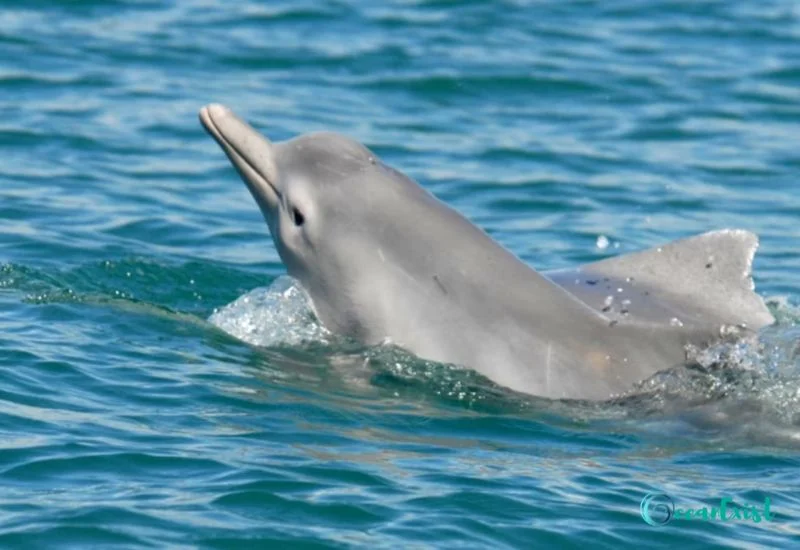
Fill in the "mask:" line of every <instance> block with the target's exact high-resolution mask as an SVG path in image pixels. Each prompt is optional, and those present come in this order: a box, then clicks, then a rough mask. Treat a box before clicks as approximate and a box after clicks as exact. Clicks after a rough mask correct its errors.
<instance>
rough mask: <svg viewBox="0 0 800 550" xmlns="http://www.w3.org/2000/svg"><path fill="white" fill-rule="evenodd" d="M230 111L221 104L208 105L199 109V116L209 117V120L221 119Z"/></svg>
mask: <svg viewBox="0 0 800 550" xmlns="http://www.w3.org/2000/svg"><path fill="white" fill-rule="evenodd" d="M230 112H231V110H230V109H228V108H227V107H226V106H225V105H222V104H221V103H209V104H208V105H205V106H204V107H201V108H200V115H201V116H202V115H206V116H210V117H211V118H217V117H221V116H224V115H227V114H230Z"/></svg>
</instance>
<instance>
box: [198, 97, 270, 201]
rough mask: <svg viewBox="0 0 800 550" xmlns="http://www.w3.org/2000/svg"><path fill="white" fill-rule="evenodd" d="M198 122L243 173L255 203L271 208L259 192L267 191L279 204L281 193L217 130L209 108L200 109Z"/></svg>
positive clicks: (217, 127)
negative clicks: (257, 184) (256, 184)
mask: <svg viewBox="0 0 800 550" xmlns="http://www.w3.org/2000/svg"><path fill="white" fill-rule="evenodd" d="M200 122H201V123H202V124H203V127H204V128H205V129H206V131H207V132H208V133H209V134H211V137H213V138H214V140H215V141H216V142H217V143H218V144H219V145H220V147H222V149H223V151H225V154H227V155H228V156H229V157H230V158H231V161H233V164H234V166H235V167H237V168H239V169H240V170H241V171H243V172H245V174H243V175H244V176H245V178H244V180H245V183H246V184H247V186H248V187H249V188H250V192H251V193H252V195H253V197H254V198H255V199H256V202H258V203H259V206H261V207H262V210H263V209H264V207H267V208H271V207H272V206H273V205H270V204H269V202H268V201H267V202H266V203H264V199H263V198H262V197H261V195H260V192H263V190H264V189H269V191H271V192H272V194H273V195H274V196H275V201H274V202H275V204H279V203H280V201H281V193H280V191H278V189H277V188H276V187H275V185H273V183H272V182H271V181H269V178H268V177H266V176H265V175H264V174H262V173H261V172H260V171H259V169H258V168H257V167H256V165H255V164H254V163H253V162H252V161H251V160H250V159H248V158H247V157H246V156H244V155H243V154H242V153H240V152H239V150H238V149H237V148H236V147H235V146H234V144H233V143H232V142H231V141H230V140H229V139H227V138H226V137H225V134H223V133H222V131H221V130H220V129H219V126H217V124H216V123H215V122H214V117H213V116H212V115H211V109H210V108H209V106H205V107H203V108H202V109H200ZM253 180H257V183H259V184H260V185H259V186H258V187H260V188H261V189H259V188H257V187H256V186H255V185H254V183H255V182H254V181H253Z"/></svg>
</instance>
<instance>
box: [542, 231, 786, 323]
mask: <svg viewBox="0 0 800 550" xmlns="http://www.w3.org/2000/svg"><path fill="white" fill-rule="evenodd" d="M757 248H758V238H757V237H756V236H755V235H754V234H753V233H750V232H749V231H744V230H740V229H723V230H720V231H712V232H710V233H704V234H702V235H697V236H695V237H689V238H687V239H682V240H679V241H674V242H671V243H669V244H666V245H664V246H660V247H657V248H651V249H649V250H644V251H641V252H634V253H631V254H625V255H623V256H619V257H616V258H609V259H607V260H602V261H599V262H594V263H591V264H586V265H583V266H581V267H579V268H577V269H569V270H563V271H558V272H551V273H547V274H546V275H547V276H548V277H550V278H551V279H552V280H553V281H554V282H556V283H557V284H559V285H560V286H562V287H564V288H565V289H566V290H568V291H569V292H570V293H572V294H573V295H575V296H576V297H577V298H579V299H580V300H582V301H584V302H586V303H587V304H588V305H590V306H591V307H593V308H595V309H597V310H599V311H601V312H602V313H603V314H604V315H606V316H608V317H609V318H610V319H614V320H619V321H626V320H627V321H630V322H637V321H639V322H642V323H648V324H662V323H668V324H671V325H678V326H683V325H689V326H703V325H712V324H719V325H738V326H741V327H743V328H744V327H746V328H748V329H752V330H758V329H760V328H762V327H764V326H766V325H769V324H771V323H772V322H773V321H774V319H773V317H772V315H771V314H770V312H769V310H768V309H767V307H766V306H765V305H764V301H763V300H762V299H761V298H760V297H759V296H758V295H757V294H756V293H755V292H754V291H753V289H754V285H753V280H752V277H751V268H752V263H753V256H754V255H755V251H756V249H757Z"/></svg>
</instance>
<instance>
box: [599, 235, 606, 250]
mask: <svg viewBox="0 0 800 550" xmlns="http://www.w3.org/2000/svg"><path fill="white" fill-rule="evenodd" d="M597 248H599V249H600V250H605V249H606V248H608V237H606V236H605V235H600V236H599V237H597Z"/></svg>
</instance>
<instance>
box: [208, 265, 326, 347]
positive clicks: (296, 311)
mask: <svg viewBox="0 0 800 550" xmlns="http://www.w3.org/2000/svg"><path fill="white" fill-rule="evenodd" d="M208 321H209V322H210V323H211V324H213V325H216V326H217V327H218V328H220V329H222V330H223V331H225V332H227V333H228V334H230V335H231V336H234V337H236V338H238V339H240V340H243V341H245V342H247V343H249V344H253V345H256V346H274V345H278V344H283V345H289V346H297V345H301V344H303V343H307V342H322V343H327V342H328V340H329V339H330V336H331V335H330V333H329V332H328V331H327V330H326V329H325V328H324V327H323V326H322V325H321V324H320V323H319V321H317V319H316V317H315V315H314V312H313V311H312V309H311V303H310V301H309V299H308V297H307V296H306V293H305V292H304V291H303V290H302V288H300V286H299V285H298V284H297V282H296V281H295V280H294V279H292V278H291V277H288V276H285V275H284V276H281V277H278V278H277V279H275V280H274V281H273V282H272V284H271V285H269V286H268V287H261V288H256V289H253V290H251V291H250V292H248V293H247V294H244V295H243V296H240V297H239V298H237V299H236V300H234V301H233V302H231V303H230V304H228V305H226V306H224V307H222V308H220V309H218V310H215V311H214V313H213V314H211V316H210V317H209V318H208Z"/></svg>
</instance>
